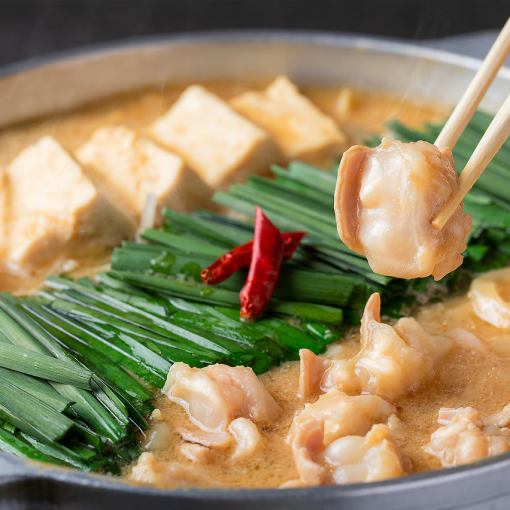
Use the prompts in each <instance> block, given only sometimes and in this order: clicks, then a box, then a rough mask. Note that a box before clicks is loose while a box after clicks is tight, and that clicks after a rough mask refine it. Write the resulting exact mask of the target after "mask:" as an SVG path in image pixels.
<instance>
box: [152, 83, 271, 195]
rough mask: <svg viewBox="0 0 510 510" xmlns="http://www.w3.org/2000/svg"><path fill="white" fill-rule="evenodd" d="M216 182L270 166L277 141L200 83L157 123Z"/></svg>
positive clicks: (159, 132)
mask: <svg viewBox="0 0 510 510" xmlns="http://www.w3.org/2000/svg"><path fill="white" fill-rule="evenodd" d="M151 133H152V135H153V136H154V137H155V138H156V139H157V140H158V142H160V143H162V144H164V145H165V146H167V147H169V148H170V149H171V150H174V151H175V152H177V153H178V154H180V155H181V156H182V157H183V158H184V160H185V161H186V163H187V164H188V165H189V166H190V167H191V168H192V169H193V170H194V171H195V172H196V173H197V174H198V175H199V176H200V177H201V178H202V179H203V181H204V182H205V183H206V184H207V185H208V186H210V187H211V188H218V187H224V186H225V185H227V184H229V183H230V182H232V181H233V180H236V179H238V178H241V177H243V176H245V175H248V174H255V173H260V172H261V171H264V170H266V169H268V168H269V165H270V164H271V163H272V162H274V160H275V157H276V154H277V152H276V147H275V146H274V144H273V142H272V140H271V139H270V137H269V136H268V135H267V133H266V132H265V131H263V130H262V129H260V128H258V127H257V126H255V125H254V124H252V123H251V122H250V121H248V120H246V119H244V118H243V117H241V115H239V114H237V113H236V112H235V111H234V110H233V109H232V108H231V107H230V106H229V105H228V104H227V103H225V102H224V101H223V100H221V99H220V98H219V97H217V96H215V95H214V94H211V93H210V92H208V91H207V90H206V89H205V88H203V87H200V86H198V85H193V86H191V87H188V88H187V89H186V90H185V91H184V92H183V93H182V95H181V96H180V98H179V99H178V101H177V102H176V103H175V104H174V105H173V106H172V107H171V108H170V110H169V111H168V112H167V113H165V114H164V115H163V116H162V117H160V118H158V119H156V121H155V122H154V124H153V125H152V127H151Z"/></svg>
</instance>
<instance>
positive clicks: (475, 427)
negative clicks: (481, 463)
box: [424, 407, 510, 467]
mask: <svg viewBox="0 0 510 510" xmlns="http://www.w3.org/2000/svg"><path fill="white" fill-rule="evenodd" d="M437 421H438V423H439V424H440V425H441V427H439V428H438V429H437V430H436V431H435V432H433V433H432V435H431V436H430V442H429V444H428V445H427V446H425V447H424V450H425V451H426V452H427V453H429V454H431V455H433V456H435V457H437V458H438V459H439V461H440V462H441V466H442V467H454V466H460V465H463V464H469V463H472V462H476V461H478V460H482V459H485V458H487V457H492V456H494V455H499V454H501V453H505V452H508V451H510V429H508V428H506V427H499V426H498V425H497V424H494V423H487V422H484V421H483V420H482V417H481V415H480V413H479V412H478V411H477V410H476V409H474V408H473V407H459V408H456V409H452V408H441V409H440V410H439V416H438V420H437Z"/></svg>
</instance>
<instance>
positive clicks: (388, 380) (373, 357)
mask: <svg viewBox="0 0 510 510" xmlns="http://www.w3.org/2000/svg"><path fill="white" fill-rule="evenodd" d="M380 308H381V300H380V296H379V294H377V293H374V294H372V296H371V297H370V299H369V300H368V301H367V304H366V306H365V310H364V313H363V317H362V321H361V350H360V352H359V353H358V354H357V355H356V356H355V357H354V358H351V359H350V360H347V361H344V360H340V361H337V362H335V363H332V364H331V366H330V367H329V368H328V369H327V370H326V371H325V373H324V376H323V378H322V382H321V385H322V389H323V391H327V390H328V389H331V388H333V387H336V388H337V389H339V390H341V391H345V392H346V393H355V392H366V393H371V394H374V395H379V396H381V397H383V398H387V399H390V400H395V399H397V398H399V397H401V396H402V395H404V394H406V393H408V392H409V391H412V390H414V389H416V388H417V387H418V386H419V385H420V384H421V383H422V382H423V381H424V380H425V379H426V378H427V377H429V376H430V375H431V374H432V373H433V368H434V364H435V363H437V362H438V361H439V360H440V359H441V358H443V357H444V356H445V355H446V354H447V353H448V352H449V350H450V349H451V348H452V345H453V343H452V341H451V339H449V338H448V337H443V336H434V335H430V334H428V333H427V332H425V330H424V329H423V327H422V326H421V325H420V324H419V323H418V322H417V321H416V320H415V319H413V318H402V319H400V320H399V321H397V322H396V324H395V325H394V326H393V327H392V326H390V325H388V324H384V323H382V322H381V318H380Z"/></svg>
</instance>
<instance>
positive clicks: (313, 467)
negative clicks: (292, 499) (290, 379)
mask: <svg viewBox="0 0 510 510" xmlns="http://www.w3.org/2000/svg"><path fill="white" fill-rule="evenodd" d="M394 411H395V409H394V407H393V406H392V405H391V404H390V403H388V402H386V401H385V400H384V399H382V398H380V397H377V396H375V395H357V396H349V395H346V394H344V393H342V392H339V391H336V390H332V391H330V392H329V393H326V394H324V395H321V396H320V397H319V399H318V400H317V401H316V402H314V403H311V404H306V405H305V407H304V408H303V410H301V411H300V412H298V413H297V414H296V416H295V417H294V419H293V421H292V424H291V427H290V429H289V433H288V436H287V441H288V443H289V444H290V445H291V448H292V453H293V457H294V462H295V465H296V469H297V471H298V474H299V478H300V480H301V481H302V483H303V484H305V485H321V484H324V483H327V481H328V479H329V470H328V467H327V465H326V463H325V462H324V459H323V454H324V450H325V448H327V446H328V445H329V444H331V443H332V442H333V441H335V440H336V439H338V438H340V437H344V436H349V435H364V434H366V433H367V432H368V431H369V430H370V428H371V427H372V425H373V424H374V423H380V422H384V421H386V420H387V418H388V417H389V416H390V415H391V414H392V413H393V412H394Z"/></svg>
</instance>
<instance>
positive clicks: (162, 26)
mask: <svg viewBox="0 0 510 510" xmlns="http://www.w3.org/2000/svg"><path fill="white" fill-rule="evenodd" d="M509 15H510V0H354V1H353V0H348V1H347V0H306V1H300V0H0V65H1V64H4V63H8V62H13V61H16V60H20V59H24V58H27V57H32V56H36V55H41V54H46V53H49V52H54V51H60V50H65V49H67V48H73V47H80V46H87V45H91V44H96V43H99V42H107V41H113V40H119V39H126V38H133V37H138V36H143V35H152V34H169V33H174V32H180V31H194V30H224V29H245V28H266V29H268V28H269V29H277V28H279V29H282V28H284V29H307V30H327V31H342V32H358V33H365V34H373V35H383V36H390V37H398V38H404V39H408V40H411V41H414V42H416V41H418V42H420V41H426V40H428V39H432V38H442V37H445V36H451V35H456V34H461V33H466V32H474V31H481V30H496V29H498V28H499V27H501V26H502V25H503V23H504V21H505V19H506V18H507V17H508V16H509Z"/></svg>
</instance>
